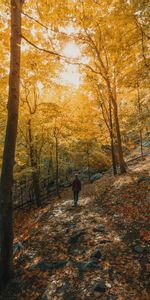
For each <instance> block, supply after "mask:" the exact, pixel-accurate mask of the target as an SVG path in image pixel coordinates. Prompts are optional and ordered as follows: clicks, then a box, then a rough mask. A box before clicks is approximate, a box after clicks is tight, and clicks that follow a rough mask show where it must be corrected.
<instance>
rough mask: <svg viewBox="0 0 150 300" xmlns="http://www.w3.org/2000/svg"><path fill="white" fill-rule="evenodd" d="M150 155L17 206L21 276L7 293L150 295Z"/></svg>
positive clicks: (70, 297) (118, 298) (135, 299)
mask: <svg viewBox="0 0 150 300" xmlns="http://www.w3.org/2000/svg"><path fill="white" fill-rule="evenodd" d="M149 171H150V158H147V159H146V160H145V161H138V162H136V163H134V164H132V165H129V169H128V173H127V174H126V175H122V176H116V177H113V176H112V175H111V174H109V173H106V174H105V175H104V176H103V178H102V179H100V180H99V181H96V182H95V183H93V184H88V185H85V186H84V187H83V190H82V192H81V194H80V200H79V206H78V207H77V208H76V209H75V208H74V207H72V205H73V202H72V193H71V191H70V190H66V191H65V192H63V193H62V195H61V199H57V198H55V199H52V200H51V201H50V203H49V204H48V205H47V206H45V207H43V208H41V209H34V210H30V211H22V210H20V211H19V210H18V211H17V212H16V213H15V242H14V263H15V270H16V273H15V277H14V279H13V280H12V281H11V282H10V284H9V285H8V287H7V288H6V289H5V290H4V291H3V292H2V294H1V298H0V299H3V300H7V299H10V300H14V299H16V300H23V299H25V300H29V299H36V300H61V299H62V300H80V299H81V300H82V299H84V300H95V299H101V300H148V299H150V298H149V297H150V294H149V286H150V284H149V271H150V262H149V241H150V235H149V230H150V224H149V222H148V220H149V211H148V209H149V206H150V172H149Z"/></svg>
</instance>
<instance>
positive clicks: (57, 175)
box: [55, 137, 60, 197]
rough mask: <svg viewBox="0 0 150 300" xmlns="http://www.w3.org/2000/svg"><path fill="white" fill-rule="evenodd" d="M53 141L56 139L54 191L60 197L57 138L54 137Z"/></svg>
mask: <svg viewBox="0 0 150 300" xmlns="http://www.w3.org/2000/svg"><path fill="white" fill-rule="evenodd" d="M55 141H56V192H57V195H58V196H59V197H60V195H59V182H58V179H59V158H58V151H59V150H58V138H57V137H55Z"/></svg>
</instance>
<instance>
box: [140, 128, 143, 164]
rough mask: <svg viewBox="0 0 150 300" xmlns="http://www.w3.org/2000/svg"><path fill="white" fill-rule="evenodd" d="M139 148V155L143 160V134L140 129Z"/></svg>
mask: <svg viewBox="0 0 150 300" xmlns="http://www.w3.org/2000/svg"><path fill="white" fill-rule="evenodd" d="M140 148H141V157H142V159H143V160H144V153H143V135H142V130H140Z"/></svg>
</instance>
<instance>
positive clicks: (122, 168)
mask: <svg viewBox="0 0 150 300" xmlns="http://www.w3.org/2000/svg"><path fill="white" fill-rule="evenodd" d="M107 87H108V95H109V99H110V101H111V102H112V105H113V112H114V121H115V128H116V136H117V143H118V158H119V167H120V172H121V174H123V173H126V165H125V162H124V159H123V150H122V141H121V133H120V124H119V119H118V106H117V102H116V99H115V98H116V97H114V96H113V93H112V90H111V86H110V82H109V80H108V79H107Z"/></svg>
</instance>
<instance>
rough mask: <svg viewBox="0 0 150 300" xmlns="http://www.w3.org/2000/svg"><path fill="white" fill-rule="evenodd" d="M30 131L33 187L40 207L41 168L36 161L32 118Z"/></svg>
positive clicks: (29, 126) (29, 124) (29, 122)
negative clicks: (39, 168)
mask: <svg viewBox="0 0 150 300" xmlns="http://www.w3.org/2000/svg"><path fill="white" fill-rule="evenodd" d="M28 132H29V150H30V162H31V167H32V181H33V189H34V194H35V201H36V204H37V206H38V207H40V206H41V199H40V184H39V170H38V167H37V161H36V157H35V151H34V147H33V140H32V129H31V119H29V121H28Z"/></svg>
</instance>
